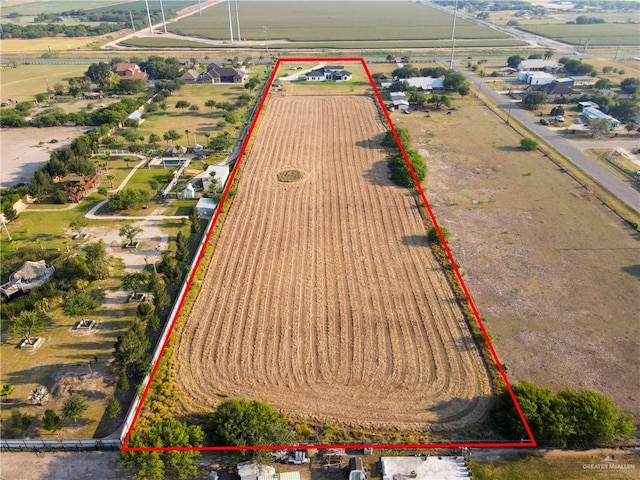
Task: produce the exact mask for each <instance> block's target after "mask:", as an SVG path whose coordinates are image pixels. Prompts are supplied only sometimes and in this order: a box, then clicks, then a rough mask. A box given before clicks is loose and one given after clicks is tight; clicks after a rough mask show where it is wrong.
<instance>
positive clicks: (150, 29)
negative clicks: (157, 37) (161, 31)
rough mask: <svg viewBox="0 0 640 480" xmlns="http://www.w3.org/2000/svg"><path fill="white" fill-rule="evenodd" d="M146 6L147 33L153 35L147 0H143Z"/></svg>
mask: <svg viewBox="0 0 640 480" xmlns="http://www.w3.org/2000/svg"><path fill="white" fill-rule="evenodd" d="M144 3H145V4H146V5H147V19H148V20H149V33H150V34H151V35H153V25H152V24H151V13H149V0H144Z"/></svg>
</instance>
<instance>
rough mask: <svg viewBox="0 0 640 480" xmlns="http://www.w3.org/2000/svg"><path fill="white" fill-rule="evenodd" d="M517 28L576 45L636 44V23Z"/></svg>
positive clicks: (524, 25)
mask: <svg viewBox="0 0 640 480" xmlns="http://www.w3.org/2000/svg"><path fill="white" fill-rule="evenodd" d="M518 28H519V29H520V30H524V31H525V32H529V33H533V34H536V35H540V36H543V37H548V38H551V39H553V40H559V41H561V42H565V43H569V44H571V45H578V46H582V45H585V44H588V45H589V46H592V47H598V46H607V45H612V46H616V45H620V46H626V45H633V46H637V45H638V28H639V25H637V24H626V23H622V24H615V25H614V24H606V23H604V24H595V25H565V24H544V25H543V24H531V25H529V24H521V25H520V26H518Z"/></svg>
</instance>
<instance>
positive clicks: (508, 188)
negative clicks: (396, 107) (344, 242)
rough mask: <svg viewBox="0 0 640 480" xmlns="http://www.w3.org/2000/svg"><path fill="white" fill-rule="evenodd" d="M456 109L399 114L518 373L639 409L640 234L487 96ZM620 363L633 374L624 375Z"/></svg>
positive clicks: (485, 314)
mask: <svg viewBox="0 0 640 480" xmlns="http://www.w3.org/2000/svg"><path fill="white" fill-rule="evenodd" d="M393 68H394V66H393V65H386V64H374V65H370V69H371V71H372V72H373V73H375V72H384V73H389V72H390V71H391V70H392V69H393ZM483 88H484V87H483ZM453 106H454V107H456V108H457V110H456V111H454V112H452V114H451V115H446V114H445V112H444V111H442V112H431V113H430V115H431V116H430V117H429V118H427V117H426V115H425V113H424V112H422V111H414V112H413V113H412V114H410V115H399V114H396V113H394V114H392V117H393V118H394V121H395V122H397V124H399V125H405V126H406V127H407V128H409V130H410V132H411V134H412V137H413V140H414V144H415V145H416V148H419V149H420V151H421V152H422V153H423V155H425V159H426V162H427V165H428V166H429V174H428V177H427V178H428V188H427V197H428V199H429V202H430V203H431V206H432V208H433V209H434V211H435V214H436V216H437V218H438V220H439V222H440V224H441V225H444V226H445V227H447V228H448V229H449V230H450V231H451V233H452V237H451V240H450V241H449V244H450V246H451V249H452V251H453V254H454V256H455V258H456V261H457V262H458V264H459V265H460V268H461V269H462V271H463V272H464V276H465V281H466V282H467V285H468V287H469V289H470V291H471V293H472V295H473V298H474V301H475V303H476V305H477V307H478V309H479V310H480V314H481V316H482V318H483V319H484V323H485V326H486V328H487V330H488V332H489V334H490V335H491V338H492V339H493V342H494V345H495V347H496V350H497V352H498V353H499V355H500V360H501V361H502V362H504V363H505V364H506V365H507V367H508V375H509V378H510V380H511V381H513V382H517V381H520V380H528V381H532V382H534V383H540V384H543V385H547V386H549V387H551V388H554V389H560V388H562V387H564V386H569V387H571V388H581V387H585V388H591V389H595V390H598V391H600V392H602V393H604V394H606V395H608V396H609V397H611V398H612V399H613V401H614V402H615V403H616V404H617V405H619V406H620V407H621V408H623V409H624V410H625V411H626V412H628V413H631V414H633V415H635V416H636V418H638V416H640V410H639V408H638V403H637V402H636V401H635V392H637V391H638V390H640V378H639V377H638V375H636V374H635V373H633V372H636V371H637V369H638V368H637V367H638V356H637V351H638V350H637V342H635V340H634V339H636V338H638V336H639V335H640V326H639V325H638V322H636V321H634V320H633V319H635V318H636V317H637V307H638V300H637V292H638V280H637V276H638V273H637V266H636V265H637V263H638V262H637V257H638V251H639V248H640V247H639V246H638V241H637V236H636V232H634V230H633V229H632V228H631V227H627V226H626V225H624V224H623V223H622V222H621V221H620V220H619V219H618V218H617V217H615V216H614V215H613V214H612V213H611V212H610V211H609V210H607V209H605V208H604V207H603V206H602V205H601V204H600V202H599V201H598V200H597V199H595V198H593V197H592V196H590V194H589V192H587V191H586V190H585V189H584V188H582V187H580V186H579V185H578V184H577V183H575V182H574V181H573V180H571V178H570V177H568V176H567V175H566V174H564V173H562V172H560V171H559V170H558V167H557V166H555V165H554V164H553V163H552V162H550V161H549V160H548V159H546V158H545V157H542V156H541V155H540V154H539V153H538V152H534V153H529V152H524V151H522V150H520V149H519V148H518V143H519V141H520V138H521V137H520V136H519V135H517V134H516V133H515V132H513V131H512V130H511V129H510V128H508V127H505V124H504V120H501V119H499V118H498V117H496V116H495V115H494V114H492V113H491V112H490V111H489V110H488V109H487V108H486V107H485V106H484V105H483V104H482V103H481V102H480V101H479V100H478V99H476V98H473V96H471V95H470V96H468V97H464V98H460V97H459V96H455V99H454V102H453ZM603 258H606V262H603V260H602V259H603ZM585 292H589V294H588V295H586V294H585ZM612 292H613V293H612ZM569 332H570V333H569ZM533 352H536V361H535V362H531V361H530V358H531V356H530V355H532V354H533ZM593 358H598V359H599V361H598V362H593ZM612 371H624V372H629V373H628V374H625V376H624V382H620V381H618V380H616V379H614V378H613V377H612V376H611V374H610V372H612Z"/></svg>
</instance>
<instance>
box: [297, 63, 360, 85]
mask: <svg viewBox="0 0 640 480" xmlns="http://www.w3.org/2000/svg"><path fill="white" fill-rule="evenodd" d="M304 77H305V79H306V80H307V81H312V82H323V81H327V80H328V81H334V82H345V81H347V80H351V77H353V75H352V73H351V72H348V71H346V70H345V69H344V67H343V66H342V65H335V66H331V67H321V68H318V69H316V70H311V71H310V72H309V73H307V74H306V75H305V76H304Z"/></svg>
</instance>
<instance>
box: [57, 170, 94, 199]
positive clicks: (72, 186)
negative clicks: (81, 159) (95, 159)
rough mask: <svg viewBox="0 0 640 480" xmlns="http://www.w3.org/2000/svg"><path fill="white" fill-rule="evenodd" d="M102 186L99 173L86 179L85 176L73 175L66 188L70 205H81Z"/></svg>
mask: <svg viewBox="0 0 640 480" xmlns="http://www.w3.org/2000/svg"><path fill="white" fill-rule="evenodd" d="M99 186H100V177H98V174H97V173H94V174H93V175H89V176H88V177H85V176H84V175H72V176H71V178H69V181H68V182H67V184H66V185H65V186H64V191H65V193H66V194H67V201H68V202H69V203H79V202H80V200H82V199H83V198H84V197H86V196H88V195H89V194H90V193H91V192H93V191H94V190H97V189H98V187H99Z"/></svg>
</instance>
